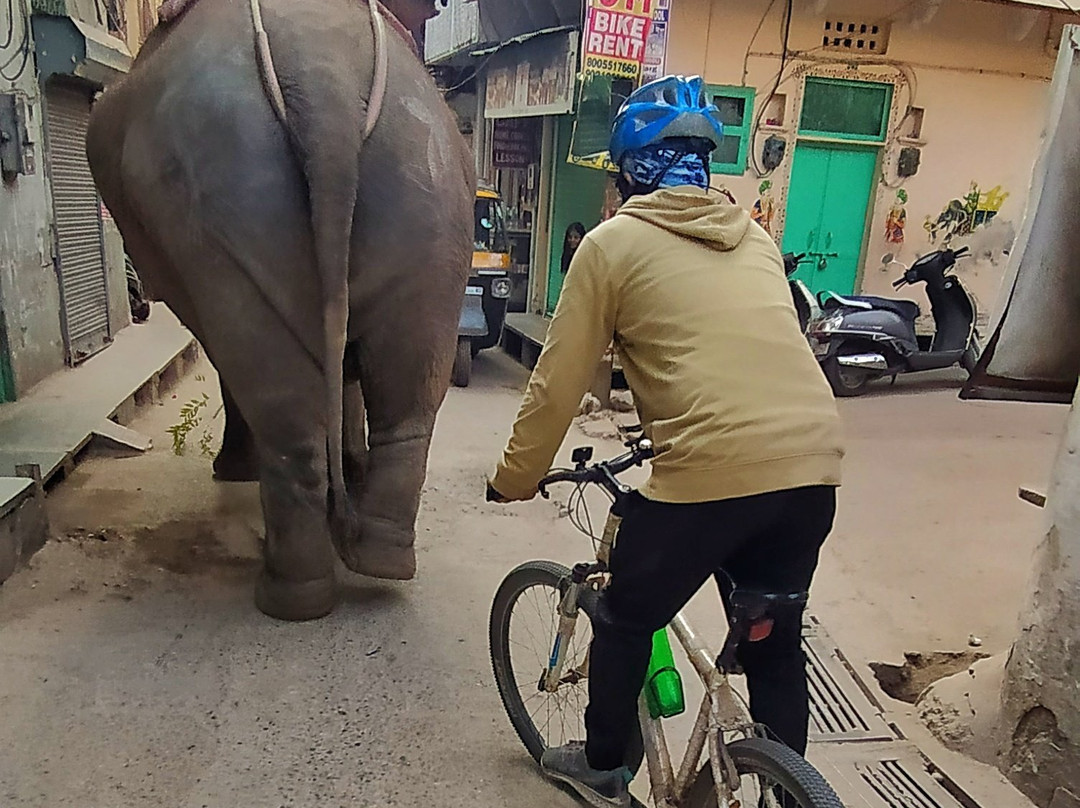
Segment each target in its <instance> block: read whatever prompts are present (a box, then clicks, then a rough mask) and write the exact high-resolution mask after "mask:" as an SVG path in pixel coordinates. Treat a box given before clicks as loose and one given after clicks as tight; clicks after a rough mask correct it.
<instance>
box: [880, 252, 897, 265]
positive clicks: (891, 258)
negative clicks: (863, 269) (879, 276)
mask: <svg viewBox="0 0 1080 808" xmlns="http://www.w3.org/2000/svg"><path fill="white" fill-rule="evenodd" d="M895 260H896V256H895V255H893V254H892V253H885V254H884V255H883V256H881V263H883V264H885V266H888V265H889V264H891V263H892V262H893V261H895Z"/></svg>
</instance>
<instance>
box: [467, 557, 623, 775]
mask: <svg viewBox="0 0 1080 808" xmlns="http://www.w3.org/2000/svg"><path fill="white" fill-rule="evenodd" d="M569 581H570V570H569V569H567V568H566V567H564V566H563V565H561V564H555V563H553V562H551V561H530V562H528V563H525V564H522V565H521V566H520V567H518V568H517V569H515V570H513V571H512V572H510V574H509V575H507V576H506V578H504V579H503V582H502V584H501V585H500V586H499V589H498V591H497V592H496V593H495V600H494V602H493V603H492V605H491V620H490V623H489V627H488V630H489V641H490V648H491V665H492V668H493V669H494V672H495V683H496V685H498V688H499V696H500V697H501V698H502V703H503V706H504V707H505V708H506V714H507V716H508V717H509V718H510V723H511V724H512V725H513V727H514V731H515V732H517V734H518V737H519V738H521V742H522V743H523V744H525V748H526V749H528V750H529V754H530V755H532V757H533V759H534V760H536V761H537V762H539V760H540V756H541V755H542V754H543V753H544V750H545V749H547V748H548V747H552V746H562V745H563V744H566V743H569V742H570V741H575V740H583V739H584V738H585V707H586V705H587V704H588V700H589V694H588V666H587V662H586V653H587V652H588V648H589V643H590V642H591V640H592V622H591V621H592V617H593V615H594V614H595V613H596V606H597V599H598V594H597V593H596V592H595V591H594V590H592V589H583V590H582V592H581V595H580V596H579V598H578V607H579V609H580V612H579V613H578V622H577V626H576V628H575V630H574V637H573V640H572V641H571V643H570V646H569V647H568V648H567V649H566V663H565V665H564V666H563V677H562V683H561V684H560V686H559V688H558V689H557V690H556V691H555V692H554V693H549V692H547V691H545V690H543V689H542V688H541V687H540V681H541V676H542V674H543V673H544V671H545V670H546V669H547V664H548V658H549V656H550V654H551V649H552V646H553V645H554V641H555V634H556V631H557V629H558V625H559V617H558V613H557V609H558V606H559V601H560V600H561V599H562V595H563V593H564V592H565V591H566V586H567V585H568V584H569ZM643 756H644V751H643V746H642V743H641V734H640V731H639V732H637V733H636V734H635V737H634V740H633V741H631V744H630V749H629V750H628V752H627V758H626V765H627V766H629V767H630V769H631V770H632V771H637V769H638V767H639V766H640V765H641V760H642V757H643Z"/></svg>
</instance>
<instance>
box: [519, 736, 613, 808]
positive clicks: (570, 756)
mask: <svg viewBox="0 0 1080 808" xmlns="http://www.w3.org/2000/svg"><path fill="white" fill-rule="evenodd" d="M540 768H541V769H542V770H543V772H544V774H546V775H547V776H548V777H550V778H551V779H553V780H558V781H559V782H561V783H566V785H568V786H570V788H572V789H574V791H576V792H577V793H578V794H579V795H580V796H581V798H582V799H583V800H585V802H587V803H589V805H592V806H594V808H629V807H630V788H629V784H630V780H631V778H632V777H633V775H631V774H630V770H629V769H628V768H626V767H625V766H620V767H619V768H618V769H615V770H613V771H600V770H598V769H594V768H592V767H591V766H589V761H588V760H587V759H586V757H585V744H584V743H582V742H581V741H574V742H572V743H568V744H567V745H566V746H556V747H554V748H552V749H547V750H545V751H544V754H543V755H541V756H540Z"/></svg>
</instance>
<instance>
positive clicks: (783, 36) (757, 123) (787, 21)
mask: <svg viewBox="0 0 1080 808" xmlns="http://www.w3.org/2000/svg"><path fill="white" fill-rule="evenodd" d="M794 7H795V0H786V5H785V8H784V21H783V25H782V27H781V29H780V32H781V33H780V69H779V70H778V71H777V73H776V81H775V83H774V84H773V88H772V90H771V91H770V92H769V96H768V97H767V98H766V99H765V103H763V104H762V105H761V107H760V108H759V109H758V114H757V118H756V119H755V120H754V126H753V128H752V129H751V132H750V161H751V163H753V167H754V173H755V174H757V175H758V176H759V177H764V176H766V175H767V174H769V173H771V172H769V171H766V170H765V169H763V168H761V166H759V165H758V159H757V149H755V148H754V138H755V137H756V136H757V132H758V130H759V129H760V128H761V119H762V118H764V117H765V110H767V109H768V108H769V102H770V101H772V100H773V98H774V97H775V96H776V91H777V90H779V89H780V82H781V81H783V79H784V70H785V69H786V68H787V58H788V43H789V42H790V41H791V17H792V12H793V11H794ZM762 21H763V22H764V18H762ZM747 56H749V51H748V52H747Z"/></svg>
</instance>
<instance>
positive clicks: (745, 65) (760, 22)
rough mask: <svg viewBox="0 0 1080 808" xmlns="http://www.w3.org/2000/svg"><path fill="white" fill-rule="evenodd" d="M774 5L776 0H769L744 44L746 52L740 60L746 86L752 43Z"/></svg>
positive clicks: (743, 83)
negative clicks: (750, 35)
mask: <svg viewBox="0 0 1080 808" xmlns="http://www.w3.org/2000/svg"><path fill="white" fill-rule="evenodd" d="M775 5H776V0H769V5H768V7H767V8H766V9H765V13H764V14H762V15H761V19H760V20H758V24H757V28H755V29H754V35H753V36H752V37H750V42H749V43H748V44H747V46H746V53H745V54H744V55H743V60H742V86H743V87H745V86H746V76H747V74H748V73H749V72H750V51H752V50H753V49H754V43H755V42H757V38H758V34H760V33H761V29H762V28H764V27H765V20H767V19H768V18H769V12H771V11H772V10H773V6H775Z"/></svg>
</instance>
